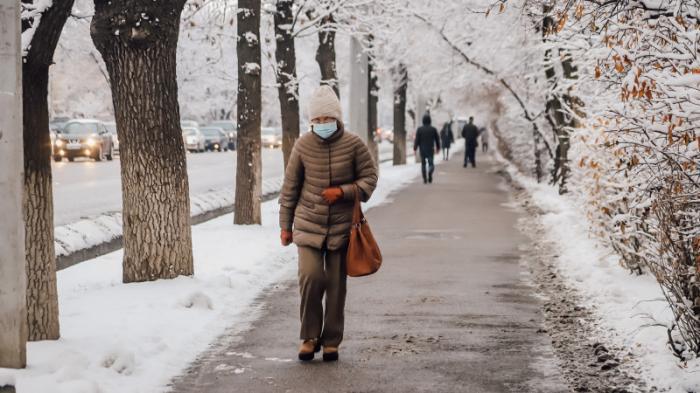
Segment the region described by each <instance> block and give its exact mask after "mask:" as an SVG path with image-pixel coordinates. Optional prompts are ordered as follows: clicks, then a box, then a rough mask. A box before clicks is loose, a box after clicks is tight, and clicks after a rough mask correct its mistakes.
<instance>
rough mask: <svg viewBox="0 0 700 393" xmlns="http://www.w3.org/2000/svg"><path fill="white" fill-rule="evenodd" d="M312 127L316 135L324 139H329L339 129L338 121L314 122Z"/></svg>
mask: <svg viewBox="0 0 700 393" xmlns="http://www.w3.org/2000/svg"><path fill="white" fill-rule="evenodd" d="M311 128H312V130H313V132H314V133H316V135H318V136H320V137H321V138H323V139H328V138H330V137H331V135H333V134H335V132H336V131H338V122H336V121H331V122H328V123H319V124H313V125H312V126H311Z"/></svg>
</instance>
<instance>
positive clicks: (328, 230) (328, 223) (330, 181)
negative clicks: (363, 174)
mask: <svg viewBox="0 0 700 393" xmlns="http://www.w3.org/2000/svg"><path fill="white" fill-rule="evenodd" d="M332 185H333V169H332V166H331V142H329V143H328V187H329V188H330V187H331V186H332ZM330 233H331V205H330V204H328V219H327V220H326V247H328V236H330Z"/></svg>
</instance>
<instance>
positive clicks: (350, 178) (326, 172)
mask: <svg viewBox="0 0 700 393" xmlns="http://www.w3.org/2000/svg"><path fill="white" fill-rule="evenodd" d="M308 112H309V120H310V122H311V131H312V132H308V133H306V134H304V135H302V136H301V138H299V140H297V142H296V143H295V144H294V148H293V149H292V153H291V155H290V157H289V163H288V164H287V168H286V171H285V174H284V183H283V186H282V191H281V193H280V198H279V204H280V213H279V222H280V227H281V234H280V238H281V241H282V245H283V246H288V245H290V244H291V243H292V242H294V243H295V244H296V245H297V248H298V251H299V291H300V295H301V307H300V318H301V332H300V339H301V340H302V343H301V346H300V347H299V360H302V361H309V360H313V358H314V354H315V353H316V352H318V351H320V350H321V347H323V360H324V361H335V360H338V357H339V355H338V347H339V346H340V343H341V342H342V340H343V331H344V315H345V314H344V312H345V311H344V309H345V293H346V277H347V275H346V265H345V261H346V254H347V247H348V240H349V237H350V227H351V226H352V214H353V207H354V202H355V192H359V193H360V195H359V197H360V199H361V200H362V201H367V200H368V199H369V198H370V196H371V195H372V192H373V191H374V189H375V187H376V186H377V167H376V164H375V163H374V161H373V159H372V156H371V155H370V152H369V149H368V148H367V145H365V143H364V142H363V141H362V140H361V139H360V137H359V136H357V135H356V134H353V133H350V132H347V131H345V127H344V125H343V122H342V121H341V119H342V118H343V116H342V113H341V108H340V101H339V100H338V96H336V94H335V92H334V91H333V89H331V88H330V87H328V86H321V87H319V88H318V89H317V90H316V91H315V92H314V93H313V96H312V97H311V99H310V100H309V108H308ZM356 190H357V191H356ZM324 295H325V299H326V301H325V310H324V307H323V306H324V304H323V298H324Z"/></svg>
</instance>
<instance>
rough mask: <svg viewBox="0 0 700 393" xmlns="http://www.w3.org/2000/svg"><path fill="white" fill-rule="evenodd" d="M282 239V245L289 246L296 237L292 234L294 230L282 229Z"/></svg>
mask: <svg viewBox="0 0 700 393" xmlns="http://www.w3.org/2000/svg"><path fill="white" fill-rule="evenodd" d="M280 240H281V241H282V245H283V246H285V247H287V246H288V245H290V244H292V242H293V241H294V237H293V236H292V231H286V230H284V229H283V230H282V232H281V233H280Z"/></svg>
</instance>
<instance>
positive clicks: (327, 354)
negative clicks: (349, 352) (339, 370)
mask: <svg viewBox="0 0 700 393" xmlns="http://www.w3.org/2000/svg"><path fill="white" fill-rule="evenodd" d="M338 357H339V355H338V347H325V346H324V347H323V361H324V362H335V361H337V360H338Z"/></svg>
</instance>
